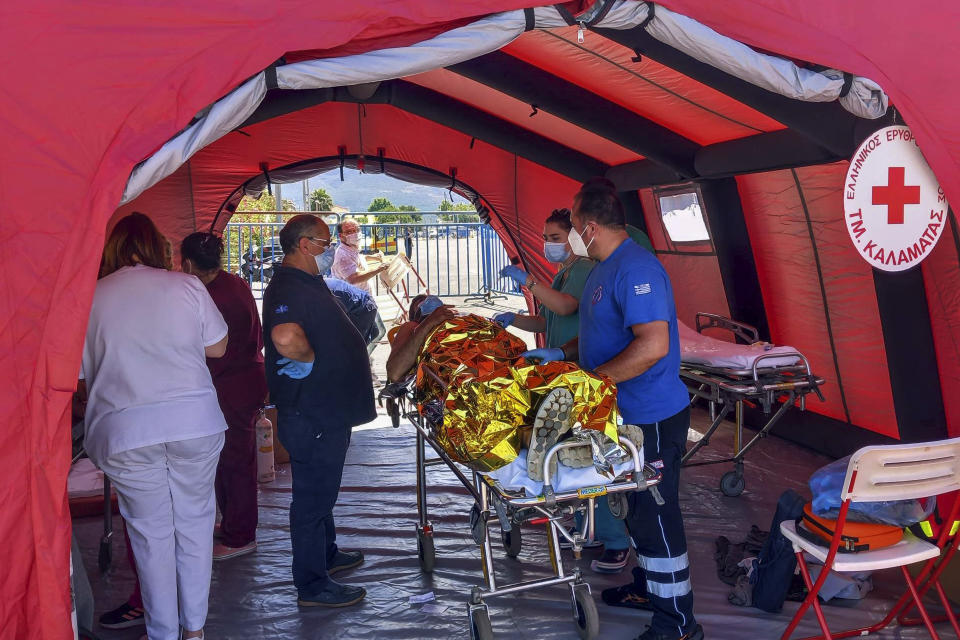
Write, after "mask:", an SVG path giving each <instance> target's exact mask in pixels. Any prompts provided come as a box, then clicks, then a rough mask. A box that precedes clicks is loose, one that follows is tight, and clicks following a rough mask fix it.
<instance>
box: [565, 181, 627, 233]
mask: <svg viewBox="0 0 960 640" xmlns="http://www.w3.org/2000/svg"><path fill="white" fill-rule="evenodd" d="M574 202H575V203H576V204H577V206H576V209H577V212H578V213H579V214H580V215H581V216H582V217H583V218H584V219H586V220H592V221H593V222H596V223H597V224H599V225H600V226H603V227H624V226H625V225H626V223H627V218H626V215H625V214H624V212H623V203H621V202H620V198H619V196H617V190H616V187H614V186H613V183H612V182H610V181H609V180H607V179H606V178H591V179H590V180H587V181H586V182H585V183H583V186H582V187H580V191H578V192H577V195H576V196H574Z"/></svg>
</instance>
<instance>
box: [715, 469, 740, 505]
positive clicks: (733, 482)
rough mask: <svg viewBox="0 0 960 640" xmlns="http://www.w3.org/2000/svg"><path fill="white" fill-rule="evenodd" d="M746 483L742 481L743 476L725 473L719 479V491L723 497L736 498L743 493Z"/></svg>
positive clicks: (735, 473) (732, 472)
mask: <svg viewBox="0 0 960 640" xmlns="http://www.w3.org/2000/svg"><path fill="white" fill-rule="evenodd" d="M745 484H746V483H745V482H744V480H743V474H741V473H737V472H736V471H727V472H726V473H725V474H723V476H722V477H721V478H720V491H722V492H723V495H725V496H730V497H731V498H736V497H737V496H738V495H740V494H741V493H743V487H744V485H745Z"/></svg>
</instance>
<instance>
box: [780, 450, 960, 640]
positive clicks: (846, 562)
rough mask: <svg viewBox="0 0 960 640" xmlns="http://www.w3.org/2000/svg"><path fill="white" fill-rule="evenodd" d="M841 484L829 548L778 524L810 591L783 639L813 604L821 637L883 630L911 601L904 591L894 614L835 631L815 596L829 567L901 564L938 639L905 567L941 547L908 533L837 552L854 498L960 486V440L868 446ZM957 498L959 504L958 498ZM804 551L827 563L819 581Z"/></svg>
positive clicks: (904, 496) (791, 525) (912, 495)
mask: <svg viewBox="0 0 960 640" xmlns="http://www.w3.org/2000/svg"><path fill="white" fill-rule="evenodd" d="M843 487H844V488H843V490H842V492H841V496H840V497H841V500H843V504H842V506H841V508H840V514H839V517H838V518H837V526H836V531H835V532H834V535H833V538H832V539H831V541H830V546H829V547H825V546H821V545H818V544H816V543H814V542H811V541H809V540H807V539H806V538H804V537H803V536H801V535H800V534H799V533H798V532H797V528H796V523H795V522H792V521H786V522H782V523H781V524H780V531H781V532H782V533H783V535H785V536H786V537H787V538H788V539H789V540H790V541H791V542H792V543H793V550H794V553H796V555H797V563H798V564H799V566H800V572H801V573H802V575H803V579H804V582H805V583H806V585H807V589H808V590H809V593H808V594H807V597H806V599H805V600H804V601H803V604H802V605H801V606H800V608H799V609H798V610H797V613H796V614H795V615H794V616H793V619H792V620H791V621H790V624H789V625H788V626H787V628H786V630H785V631H784V632H783V636H782V640H787V639H788V638H789V637H790V636H791V635H792V634H793V632H794V630H795V629H796V627H797V625H798V624H799V623H800V620H801V619H802V618H803V615H804V614H805V613H806V612H807V610H808V609H809V608H810V606H811V605H812V606H813V608H814V611H815V613H816V616H817V620H818V621H819V623H820V628H821V629H822V630H823V635H822V636H815V637H816V638H818V639H820V638H824V639H826V640H829V639H831V638H848V637H851V636H860V635H867V633H871V632H874V631H877V630H879V629H880V628H883V627H884V626H886V625H887V624H889V622H890V621H891V620H892V619H893V617H895V612H896V610H897V609H898V608H902V607H903V605H904V604H905V603H906V602H907V598H906V595H905V596H904V598H901V601H900V602H898V603H897V606H896V607H895V608H894V611H893V612H891V613H892V614H893V615H888V616H887V617H886V618H885V619H884V621H882V622H881V623H879V624H877V625H873V626H871V627H864V628H860V629H851V630H849V631H843V632H840V633H831V632H830V629H829V628H828V627H827V622H826V619H825V618H824V616H823V610H822V609H821V607H820V602H819V600H818V599H817V594H818V593H819V591H820V588H821V587H822V586H823V582H824V581H825V580H826V578H827V574H828V573H829V571H830V570H834V571H840V572H844V571H876V570H878V569H889V568H893V567H900V571H901V572H902V573H903V577H904V579H905V580H906V582H907V589H908V591H909V594H910V597H911V598H912V600H913V604H914V606H916V607H917V610H918V611H919V612H920V616H921V618H922V619H923V623H924V625H925V626H926V627H927V631H929V632H930V636H931V637H932V638H934V640H937V639H938V638H939V636H938V635H937V632H936V630H935V629H934V628H933V623H932V622H931V620H930V616H929V615H928V614H927V611H926V609H925V608H924V607H923V603H922V602H921V601H920V598H921V595H922V594H918V592H917V586H916V584H915V583H914V581H913V579H911V577H910V574H909V572H908V571H907V565H910V564H913V563H916V562H924V561H930V560H933V559H935V558H937V557H938V556H939V555H940V551H941V547H940V546H938V545H936V544H932V543H930V542H926V541H924V540H920V539H918V538H916V537H914V536H912V535H911V534H909V533H907V534H906V535H905V536H904V538H903V540H901V541H900V542H898V543H897V544H895V545H893V546H890V547H885V548H882V549H877V550H875V551H859V552H856V553H843V554H839V555H838V554H837V550H838V548H839V547H840V542H841V537H842V535H843V526H844V523H845V522H846V520H847V511H848V510H849V508H850V503H851V502H880V501H886V500H910V499H916V498H925V497H929V496H935V495H939V494H942V493H947V492H950V491H956V490H957V489H960V438H953V439H951V440H942V441H938V442H927V443H920V444H901V445H890V446H873V447H864V448H863V449H860V450H859V451H857V452H856V453H854V454H853V456H851V458H850V464H849V465H848V466H847V475H846V478H845V480H844V483H843ZM957 502H958V503H960V501H957ZM953 511H954V514H951V519H949V520H948V522H949V521H952V518H953V517H954V516H955V512H956V511H957V509H956V505H955V507H954V510H953ZM941 542H942V541H941ZM803 552H807V553H809V554H810V555H812V556H813V557H815V558H817V559H818V560H820V561H822V562H823V569H822V570H821V571H820V575H819V577H818V578H817V581H816V582H815V583H814V582H812V581H811V580H810V572H809V571H808V570H807V565H806V563H805V562H804V559H803ZM925 590H926V589H924V591H925ZM809 640H812V639H809Z"/></svg>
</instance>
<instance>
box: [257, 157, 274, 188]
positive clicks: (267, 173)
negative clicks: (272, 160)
mask: <svg viewBox="0 0 960 640" xmlns="http://www.w3.org/2000/svg"><path fill="white" fill-rule="evenodd" d="M260 171H263V178H264V179H265V180H266V181H267V193H268V194H270V195H271V196H272V195H273V184H272V183H271V182H270V165H268V164H267V163H266V162H261V163H260Z"/></svg>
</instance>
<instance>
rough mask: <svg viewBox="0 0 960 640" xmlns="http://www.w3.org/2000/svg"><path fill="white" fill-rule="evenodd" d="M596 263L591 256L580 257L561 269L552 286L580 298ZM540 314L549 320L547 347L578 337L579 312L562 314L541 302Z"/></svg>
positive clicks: (553, 346) (562, 343)
mask: <svg viewBox="0 0 960 640" xmlns="http://www.w3.org/2000/svg"><path fill="white" fill-rule="evenodd" d="M594 264H595V263H594V261H593V260H590V259H589V258H578V259H577V260H575V261H573V262H571V263H570V265H569V266H566V267H564V268H563V269H561V270H560V272H559V273H558V274H557V275H556V277H555V278H554V279H553V282H552V283H551V285H550V286H551V287H552V288H553V289H555V290H557V291H562V292H563V293H567V294H569V295H571V296H573V297H574V298H576V299H577V300H580V295H581V294H582V293H583V287H584V285H585V284H586V283H587V277H588V276H589V275H590V272H591V271H593V265H594ZM540 315H541V316H542V317H543V319H544V320H546V321H547V332H546V335H547V347H550V348H555V347H560V346H562V345H564V344H566V343H568V342H570V341H571V340H573V339H574V338H576V337H577V334H578V333H579V331H580V315H579V313H577V312H574V313H572V314H570V315H569V316H561V315H559V314H556V313H554V312H553V311H551V310H550V309H547V307H546V306H544V305H543V304H541V305H540Z"/></svg>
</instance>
